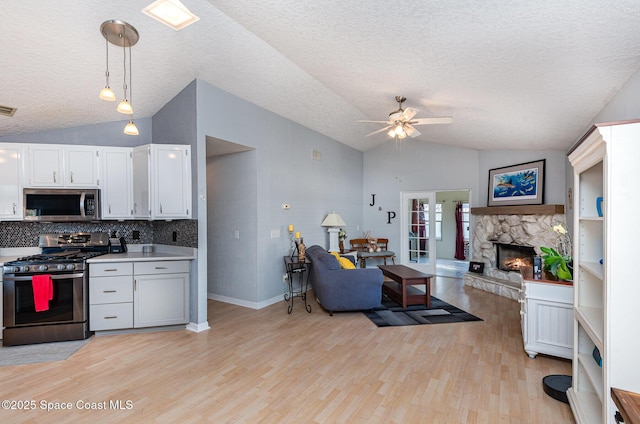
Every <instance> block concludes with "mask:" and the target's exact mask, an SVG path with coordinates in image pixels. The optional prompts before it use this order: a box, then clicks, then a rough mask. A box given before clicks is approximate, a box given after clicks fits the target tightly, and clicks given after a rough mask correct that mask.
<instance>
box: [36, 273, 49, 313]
mask: <svg viewBox="0 0 640 424" xmlns="http://www.w3.org/2000/svg"><path fill="white" fill-rule="evenodd" d="M31 286H32V287H33V303H34V304H35V306H36V312H41V311H48V310H49V301H50V300H51V299H53V281H51V276H50V275H48V274H43V275H34V276H33V277H31Z"/></svg>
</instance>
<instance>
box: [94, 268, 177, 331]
mask: <svg viewBox="0 0 640 424" xmlns="http://www.w3.org/2000/svg"><path fill="white" fill-rule="evenodd" d="M89 303H90V312H89V314H90V315H89V328H90V330H91V331H103V330H118V329H127V328H144V327H157V326H165V325H179V324H186V323H188V322H189V261H152V262H118V263H104V264H103V263H95V264H91V265H90V267H89Z"/></svg>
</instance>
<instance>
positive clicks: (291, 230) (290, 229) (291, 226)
mask: <svg viewBox="0 0 640 424" xmlns="http://www.w3.org/2000/svg"><path fill="white" fill-rule="evenodd" d="M289 232H290V233H292V232H293V224H289Z"/></svg>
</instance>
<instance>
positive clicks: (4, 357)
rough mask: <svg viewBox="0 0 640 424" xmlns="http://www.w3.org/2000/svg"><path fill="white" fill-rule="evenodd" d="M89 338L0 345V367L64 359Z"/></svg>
mask: <svg viewBox="0 0 640 424" xmlns="http://www.w3.org/2000/svg"><path fill="white" fill-rule="evenodd" d="M90 340H91V339H90V338H89V339H85V340H73V341H69V342H54V343H38V344H32V345H23V346H2V347H0V367H6V366H10V365H22V364H37V363H40V362H54V361H64V360H65V359H67V358H69V357H70V356H71V355H73V354H74V353H76V352H77V351H78V350H79V349H80V348H81V347H83V346H84V345H86V344H87V343H88V342H89V341H90Z"/></svg>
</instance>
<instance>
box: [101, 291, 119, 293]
mask: <svg viewBox="0 0 640 424" xmlns="http://www.w3.org/2000/svg"><path fill="white" fill-rule="evenodd" d="M116 291H117V290H102V293H115V292H116Z"/></svg>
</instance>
